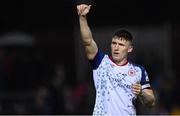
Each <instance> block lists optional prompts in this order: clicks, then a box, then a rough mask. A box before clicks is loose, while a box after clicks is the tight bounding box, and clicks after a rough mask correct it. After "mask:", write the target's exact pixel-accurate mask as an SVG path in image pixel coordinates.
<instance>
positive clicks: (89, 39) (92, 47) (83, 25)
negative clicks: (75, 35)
mask: <svg viewBox="0 0 180 116" xmlns="http://www.w3.org/2000/svg"><path fill="white" fill-rule="evenodd" d="M90 8H91V5H86V4H81V5H77V12H78V15H79V24H80V33H81V39H82V42H83V45H84V46H85V50H86V54H87V58H88V59H89V60H92V59H93V58H94V57H95V55H96V53H97V51H98V48H97V44H96V43H95V41H94V39H93V36H92V32H91V30H90V28H89V25H88V22H87V16H86V15H87V14H88V13H89V11H90Z"/></svg>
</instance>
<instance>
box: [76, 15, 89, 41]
mask: <svg viewBox="0 0 180 116" xmlns="http://www.w3.org/2000/svg"><path fill="white" fill-rule="evenodd" d="M79 23H80V31H81V36H82V40H83V43H84V44H89V43H90V42H91V39H92V33H91V30H90V28H89V26H88V22H87V18H86V16H79Z"/></svg>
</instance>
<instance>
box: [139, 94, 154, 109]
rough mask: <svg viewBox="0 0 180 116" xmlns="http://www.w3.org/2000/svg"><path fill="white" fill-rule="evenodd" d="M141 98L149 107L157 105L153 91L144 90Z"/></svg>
mask: <svg viewBox="0 0 180 116" xmlns="http://www.w3.org/2000/svg"><path fill="white" fill-rule="evenodd" d="M140 99H141V100H142V102H143V104H144V105H146V106H148V107H153V106H154V105H155V97H154V95H153V93H145V92H142V94H141V95H140Z"/></svg>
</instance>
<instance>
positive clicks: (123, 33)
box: [113, 29, 133, 44]
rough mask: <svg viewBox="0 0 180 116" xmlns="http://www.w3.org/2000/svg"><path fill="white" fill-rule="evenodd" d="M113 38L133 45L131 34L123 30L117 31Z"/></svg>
mask: <svg viewBox="0 0 180 116" xmlns="http://www.w3.org/2000/svg"><path fill="white" fill-rule="evenodd" d="M113 37H118V38H123V39H125V40H127V41H130V42H131V44H132V43H133V36H132V34H131V33H130V32H129V31H127V30H125V29H121V30H117V31H116V32H115V33H114V34H113Z"/></svg>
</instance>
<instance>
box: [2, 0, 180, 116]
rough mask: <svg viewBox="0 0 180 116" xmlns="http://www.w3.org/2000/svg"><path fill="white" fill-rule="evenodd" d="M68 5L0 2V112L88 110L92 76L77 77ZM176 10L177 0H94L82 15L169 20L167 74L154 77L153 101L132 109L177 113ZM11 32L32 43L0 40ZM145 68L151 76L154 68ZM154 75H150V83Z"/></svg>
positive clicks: (97, 21)
mask: <svg viewBox="0 0 180 116" xmlns="http://www.w3.org/2000/svg"><path fill="white" fill-rule="evenodd" d="M73 4H74V1H73V0H59V1H55V0H54V1H53V0H44V1H43V0H37V1H35V0H2V1H0V15H1V16H0V17H1V18H0V45H1V46H0V114H92V109H93V104H94V101H93V100H94V88H93V83H92V79H91V78H90V76H87V77H85V78H87V79H85V81H84V80H83V79H82V80H83V81H82V80H81V79H80V80H79V78H78V77H77V71H76V70H77V69H76V68H77V65H79V64H77V62H76V51H75V48H76V46H75V43H76V37H75V36H74V33H76V32H77V31H76V29H78V28H75V27H76V25H78V16H77V14H76V8H75V6H74V5H73ZM179 11H180V7H179V4H178V2H176V1H170V0H168V1H164V0H151V1H147V0H135V1H132V0H109V1H107V0H96V1H95V0H94V5H93V6H92V10H91V12H90V14H89V15H88V21H89V24H90V25H91V26H92V27H94V28H95V27H104V26H107V27H108V26H110V27H111V26H116V25H130V26H136V27H138V26H149V25H161V24H164V22H169V23H170V24H171V35H170V36H171V39H170V43H169V45H170V46H171V49H170V52H171V58H170V59H171V61H170V62H171V63H172V64H171V68H172V69H171V70H172V73H171V74H170V76H169V75H168V76H169V77H164V78H163V77H162V78H160V79H162V80H160V83H159V88H158V90H155V91H156V92H157V93H158V95H157V97H158V100H159V101H158V105H157V106H156V107H155V108H153V109H144V110H141V109H140V110H139V109H138V113H139V114H180V103H179V98H180V96H179V91H178V90H179V86H178V83H179V82H180V81H179V78H178V77H179V75H180V72H179V65H180V61H179V57H180V56H179V53H180V46H179V42H180V21H179V20H180V13H179ZM12 33H13V34H14V33H15V34H19V33H20V34H23V35H30V37H32V39H33V44H31V45H29V44H27V42H24V43H17V41H16V43H11V42H12V41H11V40H6V43H3V42H2V41H1V40H3V39H4V38H5V37H7V36H9V35H11V34H12ZM12 39H14V38H12ZM152 47H153V45H152ZM167 49H168V46H167ZM137 62H138V63H139V61H137ZM140 63H142V64H143V65H145V66H147V67H148V65H147V64H149V63H147V62H140ZM151 63H152V62H151ZM153 63H158V62H156V61H155V62H153ZM87 65H89V64H87ZM159 65H160V68H161V64H159ZM162 67H163V66H162ZM147 69H148V70H149V72H150V75H153V74H152V73H151V72H153V70H154V69H153V68H152V69H151V67H149V68H147ZM155 72H156V71H155ZM162 72H163V71H162ZM87 74H88V75H91V72H90V71H87ZM166 76H167V75H166ZM171 76H172V78H171ZM156 80H157V79H155V77H153V78H152V83H153V82H155V81H156ZM158 82H159V81H158ZM158 82H157V83H158ZM171 82H172V83H171ZM138 108H141V105H139V107H138Z"/></svg>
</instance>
